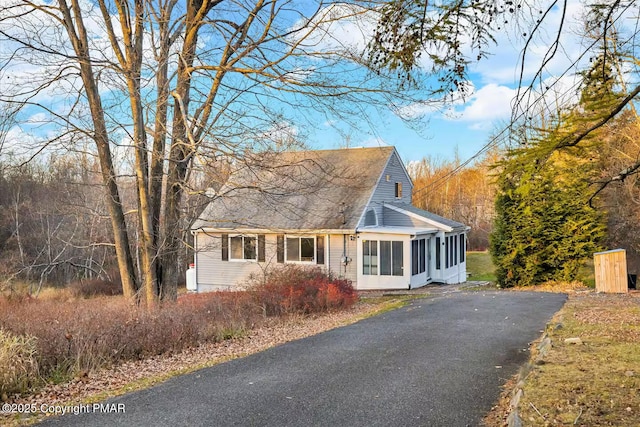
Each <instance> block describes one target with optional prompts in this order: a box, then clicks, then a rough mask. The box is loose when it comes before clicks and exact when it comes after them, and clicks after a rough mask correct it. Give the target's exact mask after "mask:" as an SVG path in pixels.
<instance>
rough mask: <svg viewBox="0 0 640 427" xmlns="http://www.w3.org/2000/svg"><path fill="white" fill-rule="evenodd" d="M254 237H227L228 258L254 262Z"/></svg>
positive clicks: (255, 256) (255, 248)
mask: <svg viewBox="0 0 640 427" xmlns="http://www.w3.org/2000/svg"><path fill="white" fill-rule="evenodd" d="M256 241H257V239H256V236H244V235H238V236H229V258H230V259H231V260H238V261H239V260H244V261H256V260H257V244H256Z"/></svg>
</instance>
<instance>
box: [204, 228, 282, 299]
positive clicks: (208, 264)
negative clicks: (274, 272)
mask: <svg viewBox="0 0 640 427" xmlns="http://www.w3.org/2000/svg"><path fill="white" fill-rule="evenodd" d="M229 234H233V233H229ZM221 242H222V234H219V233H218V234H209V233H204V232H198V233H196V235H195V243H196V252H195V264H196V283H197V287H198V292H206V291H214V290H228V289H234V288H237V286H238V285H242V284H243V282H244V281H245V280H246V279H247V278H248V276H249V275H250V274H252V273H255V274H259V273H261V272H262V271H264V269H265V268H268V267H269V266H270V265H273V264H275V262H276V235H275V234H267V235H265V262H260V263H259V262H256V261H222V247H221Z"/></svg>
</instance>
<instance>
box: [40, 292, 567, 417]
mask: <svg viewBox="0 0 640 427" xmlns="http://www.w3.org/2000/svg"><path fill="white" fill-rule="evenodd" d="M565 300H566V297H565V296H564V295H559V294H548V293H524V292H501V293H499V292H460V293H452V294H445V295H440V296H437V297H435V298H426V299H417V300H414V301H413V302H412V303H411V304H410V305H408V306H407V307H404V308H401V309H398V310H395V311H392V312H388V313H385V314H382V315H380V316H376V317H373V318H369V319H366V320H363V321H360V322H358V323H356V324H353V325H350V326H346V327H342V328H338V329H334V330H332V331H328V332H325V333H322V334H319V335H316V336H313V337H309V338H305V339H302V340H299V341H294V342H291V343H287V344H284V345H280V346H278V347H274V348H272V349H270V350H267V351H264V352H261V353H258V354H254V355H252V356H249V357H245V358H242V359H236V360H233V361H230V362H227V363H222V364H219V365H216V366H214V367H211V368H207V369H203V370H200V371H197V372H194V373H192V374H188V375H184V376H180V377H176V378H173V379H171V380H169V381H167V382H165V383H163V384H160V385H158V386H156V387H153V388H150V389H148V390H143V391H139V392H135V393H131V394H128V395H125V396H121V397H119V398H116V399H112V400H110V401H108V402H107V403H108V406H107V405H105V406H102V407H101V408H98V409H99V410H102V411H106V412H109V411H112V413H95V412H94V410H93V409H92V410H90V411H89V412H90V413H85V414H80V415H68V416H64V417H60V418H52V419H49V420H47V421H46V422H45V423H43V424H42V425H47V426H62V425H64V426H127V427H129V426H318V425H322V426H447V427H452V426H477V425H479V423H480V421H481V419H482V417H483V415H484V414H485V413H487V412H488V411H489V410H490V409H491V406H492V404H493V403H494V402H495V401H496V400H497V398H498V396H499V393H500V386H501V385H503V384H504V382H505V381H506V380H507V379H508V378H509V377H510V376H511V375H513V374H514V373H516V372H517V370H518V367H519V366H521V365H522V364H523V363H524V362H525V361H526V360H527V358H528V347H529V343H530V342H531V341H533V340H535V339H536V338H537V337H539V336H540V334H541V332H542V330H543V329H544V327H545V324H546V323H547V322H548V320H549V319H550V318H551V316H552V315H553V314H554V313H555V312H556V311H557V310H559V309H560V308H561V307H562V305H563V304H564V302H565Z"/></svg>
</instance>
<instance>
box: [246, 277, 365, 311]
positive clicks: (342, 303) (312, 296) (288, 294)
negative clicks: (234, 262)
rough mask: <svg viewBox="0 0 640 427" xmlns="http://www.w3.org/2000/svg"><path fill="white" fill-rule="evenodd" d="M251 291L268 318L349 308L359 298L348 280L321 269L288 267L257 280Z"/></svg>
mask: <svg viewBox="0 0 640 427" xmlns="http://www.w3.org/2000/svg"><path fill="white" fill-rule="evenodd" d="M250 289H251V292H252V293H253V295H254V296H255V299H256V301H257V303H258V304H259V305H260V306H261V307H262V309H263V312H264V314H265V315H267V316H274V315H282V314H287V313H316V312H324V311H330V310H334V309H337V308H346V307H350V306H351V305H353V304H354V303H355V302H356V301H357V299H358V296H357V294H356V292H355V290H354V289H353V287H352V286H351V282H350V281H349V280H347V279H338V278H335V277H333V276H332V275H331V274H327V273H326V272H324V271H323V270H322V269H321V268H319V267H311V268H308V267H302V266H299V265H287V266H285V267H283V268H279V269H275V270H272V271H271V272H268V273H266V274H265V276H264V277H261V278H253V279H252V281H251V283H250Z"/></svg>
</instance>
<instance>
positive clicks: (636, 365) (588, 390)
mask: <svg viewBox="0 0 640 427" xmlns="http://www.w3.org/2000/svg"><path fill="white" fill-rule="evenodd" d="M547 333H548V335H549V336H550V338H551V340H552V347H551V349H550V351H549V352H548V353H547V354H546V356H544V358H543V359H542V363H539V364H538V365H537V366H535V367H534V369H533V370H532V372H531V373H530V374H529V376H528V377H527V378H526V381H525V384H524V388H523V391H524V395H523V397H522V399H521V401H520V405H519V407H518V410H519V413H520V417H521V419H522V422H523V425H525V426H574V425H576V426H638V425H640V294H638V293H633V294H623V295H612V294H606V295H605V294H596V293H593V292H588V293H587V292H579V293H574V294H570V297H569V300H568V302H567V304H566V305H565V307H564V308H563V309H562V310H561V311H560V312H559V313H558V314H557V315H556V317H555V318H554V320H553V322H552V324H551V325H550V327H549V328H548V331H547ZM567 338H580V339H581V340H582V344H571V343H566V342H565V339H567ZM535 357H536V356H535V355H534V357H533V358H534V359H535ZM508 396H509V394H508V393H507V392H505V394H504V395H503V398H502V400H501V402H500V404H499V405H498V406H497V407H496V408H495V409H494V411H493V412H494V413H493V416H490V417H489V418H487V420H486V423H487V425H502V424H501V423H500V422H498V421H497V420H498V419H500V420H502V423H503V422H504V416H502V417H500V415H504V414H505V413H506V409H505V405H507V406H508V404H509V400H508ZM496 414H498V416H496Z"/></svg>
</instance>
